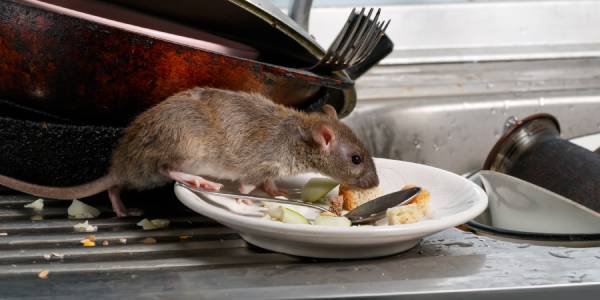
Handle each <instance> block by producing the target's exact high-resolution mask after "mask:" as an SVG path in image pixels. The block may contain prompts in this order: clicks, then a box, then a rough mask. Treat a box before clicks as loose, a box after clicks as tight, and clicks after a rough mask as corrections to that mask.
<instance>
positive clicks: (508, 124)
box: [504, 116, 519, 130]
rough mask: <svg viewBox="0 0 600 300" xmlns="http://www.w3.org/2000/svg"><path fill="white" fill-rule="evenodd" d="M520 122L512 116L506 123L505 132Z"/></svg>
mask: <svg viewBox="0 0 600 300" xmlns="http://www.w3.org/2000/svg"><path fill="white" fill-rule="evenodd" d="M518 122H519V119H518V118H517V117H515V116H510V117H509V118H508V119H506V121H505V122H504V130H508V129H509V128H511V127H513V126H515V125H516V124H517V123H518Z"/></svg>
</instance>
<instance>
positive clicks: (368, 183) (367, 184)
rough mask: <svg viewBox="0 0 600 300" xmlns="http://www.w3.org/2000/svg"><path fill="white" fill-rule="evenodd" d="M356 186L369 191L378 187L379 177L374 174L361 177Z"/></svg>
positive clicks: (370, 173)
mask: <svg viewBox="0 0 600 300" xmlns="http://www.w3.org/2000/svg"><path fill="white" fill-rule="evenodd" d="M358 185H359V187H360V188H361V189H369V188H372V187H376V186H378V185H379V177H378V176H377V173H375V172H369V173H367V174H365V175H363V176H362V178H361V179H360V180H359V181H358Z"/></svg>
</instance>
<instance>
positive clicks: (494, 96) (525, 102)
mask: <svg viewBox="0 0 600 300" xmlns="http://www.w3.org/2000/svg"><path fill="white" fill-rule="evenodd" d="M357 93H358V99H359V102H358V105H357V107H356V109H355V111H354V112H353V113H352V114H351V115H350V116H349V117H348V118H346V119H345V120H344V121H345V122H346V123H347V124H349V126H350V127H352V128H353V129H354V130H355V131H356V132H357V134H358V135H359V137H360V138H362V140H364V142H365V143H366V145H367V147H368V148H369V149H370V151H372V153H373V154H374V155H375V156H378V157H386V158H393V159H401V160H406V161H413V162H418V163H425V164H428V165H432V166H436V167H439V168H443V169H446V170H449V171H452V172H456V173H465V172H469V171H472V170H476V169H478V168H481V166H482V165H483V162H484V160H485V157H486V156H487V154H488V152H489V151H490V150H491V148H492V146H493V145H494V143H495V142H496V141H497V139H498V138H499V137H500V136H501V134H502V132H503V130H504V126H505V123H506V122H507V121H510V119H511V118H514V117H516V118H522V117H525V116H528V115H531V114H534V113H540V112H546V113H550V114H553V115H554V116H556V117H557V118H558V120H559V122H560V124H561V126H562V135H563V137H565V138H571V137H576V136H581V135H586V134H591V133H595V132H600V58H588V59H564V60H541V61H519V62H492V63H470V64H432V65H419V66H416V65H415V66H410V65H408V66H389V67H379V68H377V69H375V70H372V71H371V72H369V73H368V74H367V75H365V76H363V77H362V78H361V79H360V80H359V82H358V83H357Z"/></svg>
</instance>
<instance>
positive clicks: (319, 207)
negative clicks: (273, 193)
mask: <svg viewBox="0 0 600 300" xmlns="http://www.w3.org/2000/svg"><path fill="white" fill-rule="evenodd" d="M176 184H178V185H180V186H182V187H184V188H186V189H189V190H191V191H195V192H200V193H205V194H211V195H215V196H225V197H229V198H240V199H247V200H253V201H266V202H275V203H284V204H292V205H299V206H306V207H310V208H313V209H317V210H320V211H329V210H328V209H327V208H324V207H321V206H318V205H315V204H310V203H306V202H303V201H299V200H284V199H277V198H270V197H261V196H251V195H244V194H238V193H228V192H213V191H206V190H202V189H197V188H193V187H190V186H188V185H185V184H183V183H180V182H177V183H176Z"/></svg>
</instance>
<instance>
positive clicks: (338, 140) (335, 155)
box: [300, 105, 379, 189]
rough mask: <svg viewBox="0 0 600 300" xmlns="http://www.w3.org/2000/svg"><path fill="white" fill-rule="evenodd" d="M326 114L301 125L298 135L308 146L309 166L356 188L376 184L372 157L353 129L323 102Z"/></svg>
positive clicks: (370, 186) (377, 180)
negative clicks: (303, 126)
mask: <svg viewBox="0 0 600 300" xmlns="http://www.w3.org/2000/svg"><path fill="white" fill-rule="evenodd" d="M323 110H324V111H325V113H326V114H327V115H326V116H324V115H321V116H318V117H316V116H313V117H315V118H314V119H312V121H311V122H309V126H308V127H305V128H301V129H300V131H301V138H302V139H303V141H304V142H305V143H307V144H308V146H309V147H311V149H312V151H310V153H311V154H310V156H311V158H310V160H311V164H312V167H313V168H315V169H316V171H319V172H321V173H323V174H325V175H327V176H330V177H332V178H333V179H335V180H337V181H339V182H341V183H343V184H346V185H350V186H354V187H358V188H363V189H366V188H372V187H375V186H377V185H379V177H378V176H377V172H376V170H375V164H374V163H373V158H372V157H371V154H369V151H368V150H367V149H366V148H365V146H364V145H363V144H362V143H361V142H360V140H359V139H358V138H357V137H356V135H355V134H354V132H352V130H351V129H350V128H349V127H348V126H346V125H345V124H343V123H342V122H340V121H339V120H338V119H337V114H336V112H335V109H334V108H333V107H332V106H330V105H325V106H324V107H323Z"/></svg>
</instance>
